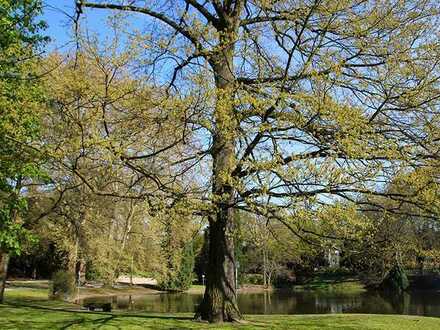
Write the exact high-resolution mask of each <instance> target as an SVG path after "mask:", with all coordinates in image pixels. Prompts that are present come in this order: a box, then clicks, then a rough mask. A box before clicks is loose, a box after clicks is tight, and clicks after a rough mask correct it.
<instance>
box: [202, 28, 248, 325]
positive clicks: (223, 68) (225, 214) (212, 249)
mask: <svg viewBox="0 0 440 330" xmlns="http://www.w3.org/2000/svg"><path fill="white" fill-rule="evenodd" d="M224 32H225V33H222V34H221V37H220V40H219V41H220V45H219V49H220V51H219V52H218V53H217V54H216V55H215V56H213V57H212V58H211V60H210V65H211V67H212V68H213V71H214V77H215V83H216V91H217V104H216V109H215V113H214V118H215V132H214V136H213V147H212V151H211V154H212V158H213V173H212V175H213V195H214V200H213V205H214V207H215V215H213V216H212V217H210V219H209V254H208V256H209V258H208V271H207V274H206V275H207V276H206V289H205V295H204V297H203V300H202V302H201V304H200V306H199V309H198V312H197V314H196V318H201V319H203V320H207V321H209V322H223V321H226V322H230V321H238V320H239V319H240V318H241V314H240V311H239V309H238V305H237V295H236V288H235V266H236V265H235V258H234V238H233V237H234V227H235V224H234V214H233V211H234V209H233V204H234V193H235V191H234V187H233V183H232V177H231V174H232V171H233V169H234V166H235V164H236V155H235V137H236V130H237V120H236V117H235V114H234V110H235V109H234V94H235V90H234V89H235V77H234V68H233V65H234V64H233V51H234V46H233V44H234V38H235V34H234V33H235V32H234V27H232V28H231V29H229V28H227V29H225V31H224Z"/></svg>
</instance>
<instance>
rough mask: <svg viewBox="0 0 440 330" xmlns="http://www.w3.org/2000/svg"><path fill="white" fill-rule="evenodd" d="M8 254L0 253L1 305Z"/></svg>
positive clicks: (6, 273) (6, 274) (6, 275)
mask: <svg viewBox="0 0 440 330" xmlns="http://www.w3.org/2000/svg"><path fill="white" fill-rule="evenodd" d="M8 265H9V254H8V253H6V252H3V251H0V303H3V299H4V293H5V286H6V279H7V277H8Z"/></svg>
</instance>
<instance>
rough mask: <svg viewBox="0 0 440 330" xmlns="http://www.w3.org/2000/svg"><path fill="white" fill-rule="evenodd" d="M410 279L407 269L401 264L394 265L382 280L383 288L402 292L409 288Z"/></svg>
mask: <svg viewBox="0 0 440 330" xmlns="http://www.w3.org/2000/svg"><path fill="white" fill-rule="evenodd" d="M408 287H409V281H408V277H407V276H406V273H405V271H404V270H403V268H402V267H400V266H399V265H396V266H394V267H393V268H391V270H390V271H389V272H388V274H387V275H386V276H385V278H384V280H383V281H382V288H383V289H385V290H389V291H396V292H402V291H405V290H406V289H408Z"/></svg>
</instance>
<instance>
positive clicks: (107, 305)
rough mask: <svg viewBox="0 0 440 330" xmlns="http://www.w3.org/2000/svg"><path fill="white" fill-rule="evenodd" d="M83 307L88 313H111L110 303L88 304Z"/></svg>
mask: <svg viewBox="0 0 440 330" xmlns="http://www.w3.org/2000/svg"><path fill="white" fill-rule="evenodd" d="M83 307H85V308H87V309H88V310H89V311H95V310H97V309H101V310H102V311H103V312H111V311H112V304H111V303H98V302H93V303H88V304H85V305H84V306H83Z"/></svg>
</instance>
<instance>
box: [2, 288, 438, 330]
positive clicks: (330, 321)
mask: <svg viewBox="0 0 440 330" xmlns="http://www.w3.org/2000/svg"><path fill="white" fill-rule="evenodd" d="M32 282H34V283H32ZM44 282H45V283H44ZM21 285H27V286H21ZM45 285H47V281H24V282H22V281H16V282H11V283H10V285H9V286H8V288H7V291H6V296H5V297H6V299H5V303H4V304H0V328H1V329H67V328H69V329H70V328H71V329H95V328H96V327H99V328H103V329H107V328H108V329H110V328H119V329H323V328H325V329H353V330H354V329H391V330H393V329H396V330H400V329H424V330H425V329H428V330H429V329H439V328H440V318H434V317H422V316H408V315H373V314H325V315H319V314H317V315H245V316H244V321H242V322H239V323H232V324H225V323H223V324H209V323H206V322H196V321H193V319H192V318H193V314H192V313H165V314H158V313H132V312H124V311H116V312H112V313H108V312H89V311H84V310H80V309H79V308H78V305H75V304H72V303H68V302H63V301H56V300H49V299H48V290H47V287H46V288H44V286H45ZM136 289H138V288H136ZM195 289H198V288H197V287H196V288H195Z"/></svg>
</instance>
